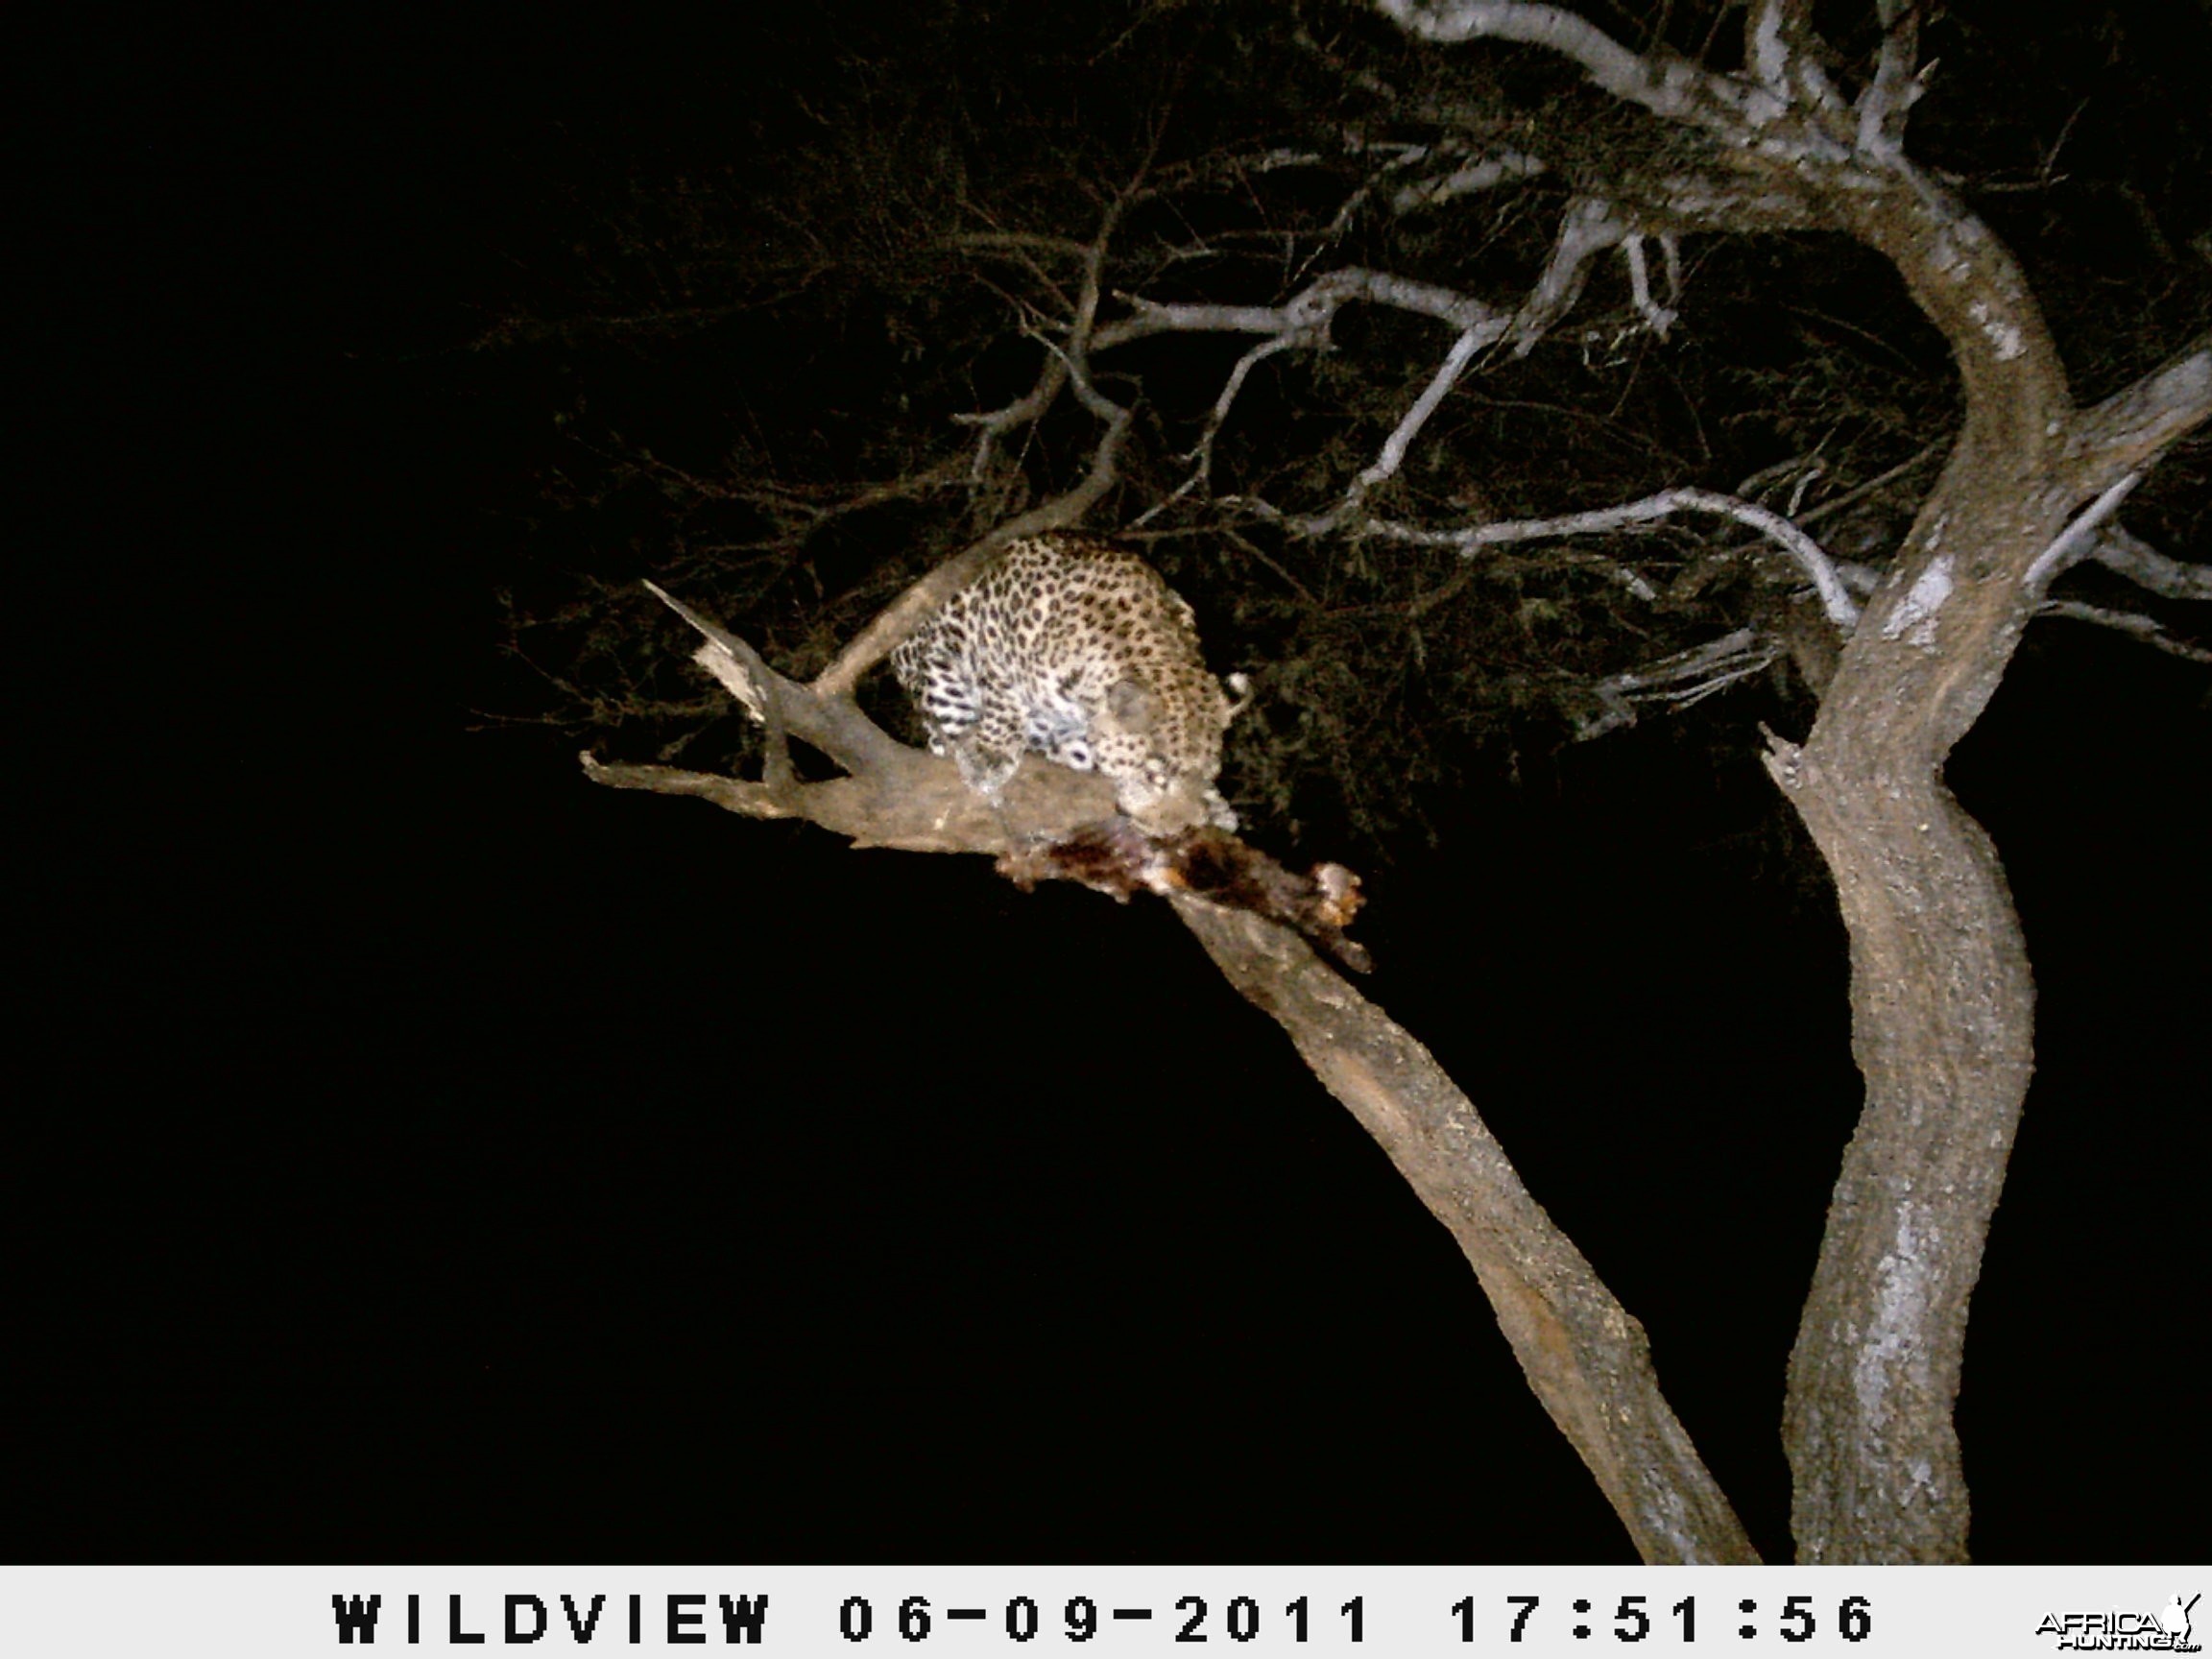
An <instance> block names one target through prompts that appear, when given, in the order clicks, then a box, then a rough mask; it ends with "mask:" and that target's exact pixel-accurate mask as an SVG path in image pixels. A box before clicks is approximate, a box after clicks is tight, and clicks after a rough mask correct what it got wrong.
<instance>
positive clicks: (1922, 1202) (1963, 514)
mask: <svg viewBox="0 0 2212 1659" xmlns="http://www.w3.org/2000/svg"><path fill="white" fill-rule="evenodd" d="M1853 228H1854V229H1855V231H1856V232H1857V233H1858V234H1859V235H1860V237H1861V238H1862V239H1863V240H1864V241H1866V242H1868V243H1870V244H1871V245H1872V246H1874V247H1875V248H1877V249H1878V250H1880V251H1881V252H1883V253H1885V254H1886V255H1887V256H1888V257H1889V259H1890V260H1891V261H1892V262H1893V263H1894V264H1895V265H1896V266H1897V268H1898V270H1899V271H1900V273H1901V274H1902V275H1903V276H1904V277H1905V280H1906V282H1907V284H1908V286H1909V287H1910V288H1911V291H1912V294H1913V297H1914V299H1915V300H1916V301H1918V302H1919V304H1920V306H1921V308H1922V309H1923V310H1924V311H1926V312H1927V313H1928V315H1929V316H1930V317H1931V318H1932V319H1933V320H1934V321H1935V322H1936V325H1937V326H1939V327H1940V328H1942V329H1943V331H1944V333H1945V335H1946V336H1947V337H1948V339H1949V340H1950V343H1951V347H1952V351H1953V354H1954V357H1955V359H1956V361H1957V363H1958V366H1959V369H1960V378H1961V381H1962V383H1963V389H1964V392H1965V397H1966V420H1965V424H1964V428H1963V430H1962V432H1961V434H1960V439H1959V443H1958V445H1957V447H1956V448H1955V450H1954V451H1953V454H1952V457H1951V461H1950V464H1949V465H1948V467H1947V468H1946V469H1945V470H1944V473H1943V476H1942V478H1941V480H1940V481H1939V482H1938V484H1937V486H1936V491H1935V493H1933V494H1932V495H1931V496H1930V497H1929V499H1928V501H1927V503H1926V505H1925V506H1924V507H1923V508H1922V509H1921V512H1920V515H1919V517H1918V518H1917V520H1916V521H1915V523H1914V525H1913V528H1912V532H1911V537H1910V538H1909V540H1908V541H1907V543H1906V547H1905V549H1904V553H1903V556H1902V557H1901V558H1900V559H1899V560H1898V562H1897V565H1896V568H1895V570H1894V571H1893V572H1892V574H1891V576H1890V577H1889V579H1888V581H1887V583H1886V584H1885V586H1884V588H1883V589H1881V590H1880V591H1879V592H1878V593H1877V594H1876V595H1875V597H1874V600H1873V602H1872V603H1871V604H1870V605H1869V607H1868V609H1867V613H1866V614H1865V616H1864V618H1863V620H1862V621H1861V623H1860V624H1859V627H1858V629H1857V630H1856V632H1855V633H1854V635H1853V637H1852V638H1851V640H1850V642H1849V644H1848V645H1847V647H1846V648H1845V650H1844V652H1843V655H1842V658H1841V661H1840V663H1839V669H1838V672H1837V675H1836V678H1835V680H1834V681H1833V682H1832V683H1831V685H1830V686H1829V688H1828V691H1827V693H1826V694H1825V696H1824V697H1823V698H1822V701H1821V705H1820V711H1819V715H1818V718H1817V719H1816V721H1815V725H1814V728H1813V731H1812V733H1811V734H1810V736H1809V737H1808V738H1807V740H1806V742H1805V744H1804V746H1803V748H1802V749H1797V748H1793V747H1791V745H1788V744H1782V743H1777V744H1776V745H1775V747H1774V750H1773V752H1772V753H1771V754H1770V755H1769V757H1768V766H1769V770H1770V771H1772V773H1773V774H1774V776H1775V778H1776V780H1777V781H1779V782H1780V783H1781V784H1782V785H1783V787H1784V789H1785V791H1786V792H1787V793H1788V794H1789V796H1790V798H1791V801H1792V802H1794V803H1795V805H1796V806H1797V809H1798V811H1799V813H1800V814H1801V815H1802V817H1803V818H1804V821H1805V823H1806V826H1807V827H1808V829H1810V830H1811V831H1812V834H1813V837H1814V839H1815V842H1816V843H1817V844H1818V845H1819V848H1820V852H1821V854H1822V855H1823V857H1825V859H1826V860H1827V863H1828V866H1829V869H1830V871H1831V872H1832V874H1833V875H1834V877H1835V879H1836V887H1837V894H1838V899H1839V904H1840V906H1841V910H1842V915H1843V922H1844V926H1845V927H1846V928H1847V929H1848V931H1849V935H1850V941H1851V1012H1852V1047H1853V1051H1854V1054H1855V1056H1856V1058H1857V1060H1858V1064H1859V1068H1860V1070H1861V1071H1862V1072H1863V1075H1864V1077H1865V1080H1866V1098H1865V1104H1864V1108H1863V1112H1862V1115H1861V1118H1860V1120H1859V1126H1858V1130H1857V1132H1856V1134H1855V1135H1854V1136H1853V1138H1852V1140H1851V1143H1850V1145H1849V1147H1848V1149H1847V1150H1846V1151H1845V1153H1844V1157H1843V1166H1842V1170H1841V1173H1840V1175H1839V1179H1838V1181H1837V1184H1836V1189H1835V1194H1834V1198H1833V1200H1832V1202H1831V1206H1830V1210H1829V1216H1828V1228H1827V1232H1826V1234H1825V1236H1824V1238H1823V1239H1822V1243H1821V1250H1820V1258H1819V1263H1818V1266H1817V1267H1816V1269H1815V1274H1814V1281H1813V1287H1812V1293H1811V1295H1810V1297H1809V1298H1808V1300H1807V1302H1806V1305H1805V1310H1804V1314H1803V1317H1802V1321H1801V1323H1800V1325H1799V1328H1798V1335H1797V1341H1796V1345H1795V1347H1794V1349H1793V1351H1792V1352H1791V1361H1790V1380H1789V1399H1788V1405H1787V1407H1786V1413H1785V1427H1784V1439H1785V1442H1786V1446H1787V1450H1788V1452H1789V1455H1790V1460H1791V1469H1792V1472H1793V1474H1794V1477H1795V1481H1794V1488H1795V1489H1794V1496H1793V1500H1792V1517H1791V1519H1792V1526H1793V1528H1794V1530H1795V1533H1796V1539H1797V1549H1798V1558H1799V1559H1800V1560H1802V1561H1807V1562H1827V1561H1842V1560H1853V1561H1923V1562H1926V1561H1960V1560H1964V1559H1965V1558H1966V1540H1967V1524H1968V1506H1967V1493H1966V1485H1965V1480H1964V1477H1963V1472H1962V1470H1961V1467H1960V1453H1959V1440H1958V1434H1957V1432H1956V1431H1955V1429H1954V1427H1953V1423H1952V1408H1953V1405H1954V1402H1955V1401H1956V1399H1957V1396H1958V1392H1959V1383H1960V1361H1961V1357H1962V1354H1963V1350H1964V1346H1965V1334H1966V1312H1967V1301H1968V1298H1969V1296H1970V1294H1971V1293H1972V1290H1973V1287H1974V1283H1975V1281H1976V1279H1977V1278H1978V1277H1979V1276H1980V1273H1981V1264H1982V1254H1983V1245H1984V1240H1985V1238H1987V1235H1988V1230H1989V1222H1990V1217H1991V1214H1992V1213H1993V1212H1994V1211H1995V1209H1996V1204H1997V1197H1998V1193H1999V1191H2000V1190H2002V1188H2003V1185H2004V1179H2005V1168H2006V1164H2007V1160H2008V1157H2009V1155H2010V1152H2011V1147H2012V1141H2013V1136H2014V1134H2015V1132H2016V1131H2017V1129H2018V1126H2019V1121H2020V1111H2021V1106H2022V1103H2023V1101H2024V1100H2025V1098H2026V1095H2027V1092H2028V1081H2029V1076H2030V1073H2031V1072H2032V1069H2033V1010H2034V984H2033V980H2032V975H2031V973H2030V968H2029V962H2028V950H2027V944H2026V940H2025V938H2024V936H2023V935H2022V932H2021V928H2020V922H2019V917H2018V915H2017V914H2016V912H2015V911H2014V909H2013V905H2012V899H2011V894H2010V892H2009V890H2008V887H2007V884H2006V880H2005V871H2004V866H2003V864H2002V862H2001V861H2000V859H1999V857H1998V854H1997V850H1996V848H1995V847H1994V846H1993V845H1992V843H1991V842H1990V839H1989V837H1988V836H1987V835H1986V834H1985V833H1984V831H1983V829H1982V828H1981V826H1980V825H1978V824H1976V823H1975V822H1974V821H1973V819H1972V818H1970V817H1969V816H1968V815H1967V814H1966V813H1965V811H1964V810H1963V809H1962V808H1961V807H1960V805H1959V803H1958V802H1957V801H1956V800H1954V799H1953V798H1952V796H1951V793H1950V791H1949V790H1948V789H1946V788H1945V787H1944V785H1943V764H1944V760H1945V758H1946V757H1948V756H1949V754H1950V752H1951V750H1952V747H1953V746H1954V745H1955V744H1956V743H1957V742H1958V741H1959V739H1960V737H1962V736H1963V735H1964V734H1965V733H1966V732H1967V731H1968V729H1969V728H1971V727H1972V725H1973V724H1974V721H1975V720H1976V718H1978V717H1979V715H1980V714H1981V712H1982V710H1983V709H1984V707H1985V706H1986V705H1987V703H1988V701H1989V698H1990V696H1991V695H1992V694H1993V693H1994V692H1995V690H1996V688H1997V684H1998V682H1999V680H2000V679H2001V678H2002V677H2003V675H2004V672H2005V669H2006V665H2007V664H2008V662H2009V661H2010V660H2011V656H2012V653H2013V651H2014V650H2015V648H2016V647H2017V646H2018V644H2019V640H2020V636H2021V633H2022V631H2023V630H2024V629H2025V628H2026V626H2027V623H2028V620H2029V618H2030V617H2031V616H2032V614H2033V613H2034V609H2035V605H2036V603H2037V600H2038V598H2039V597H2040V591H2039V589H2040V584H2041V580H2042V577H2043V572H2044V571H2045V569H2047V568H2048V566H2049V565H2050V563H2051V561H2049V560H2048V559H2046V558H2045V555H2046V554H2047V553H2049V551H2050V550H2051V549H2052V547H2053V544H2054V542H2055V541H2056V540H2057V539H2058V538H2059V537H2060V536H2061V534H2062V533H2064V531H2065V530H2066V526H2067V518H2068V516H2069V515H2070V514H2072V513H2073V512H2074V511H2075V509H2076V508H2077V507H2078V506H2080V503H2081V502H2082V501H2083V500H2084V499H2085V498H2087V497H2088V496H2091V495H2094V494H2097V493H2099V492H2101V491H2104V490H2105V489H2106V488H2107V487H2109V486H2111V485H2113V484H2114V482H2115V480H2117V479H2120V478H2122V477H2124V476H2125V475H2126V473H2127V471H2128V469H2129V468H2132V467H2137V466H2140V465H2142V464H2143V462H2144V459H2145V458H2146V456H2147V454H2149V453H2152V452H2154V449H2155V446H2156V440H2155V439H2154V438H2153V435H2152V428H2156V427H2160V426H2162V425H2163V424H2164V421H2165V419H2166V416H2162V415H2160V414H2158V413H2155V412H2153V411H2152V409H2151V408H2150V407H2149V405H2152V404H2155V403H2157V402H2158V399H2157V398H2155V397H2145V396H2144V394H2145V393H2146V391H2147V390H2150V389H2154V388H2156V387H2157V386H2158V385H2159V384H2160V383H2161V381H2163V382H2164V383H2165V384H2166V385H2167V387H2168V389H2169V390H2174V389H2176V380H2177V381H2178V389H2180V390H2184V391H2186V390H2187V389H2188V388H2189V387H2190V386H2191V385H2192V384H2193V382H2194V381H2201V379H2202V378H2203V375H2204V370H2205V364H2204V362H2203V361H2201V360H2199V361H2198V362H2196V364H2195V367H2194V369H2193V370H2192V369H2191V368H2190V367H2189V365H2188V363H2187V362H2186V361H2184V363H2183V364H2182V365H2181V372H2180V373H2179V374H2178V376H2176V374H2175V373H2173V372H2172V371H2169V372H2166V373H2165V374H2164V375H2162V376H2152V377H2151V378H2150V379H2149V380H2147V381H2145V382H2143V383H2141V384H2140V386H2139V387H2138V388H2137V389H2135V390H2133V391H2131V392H2130V393H2128V394H2123V396H2122V397H2120V398H2116V399H2114V400H2113V403H2112V404H2111V405H2107V406H2105V407H2104V408H2101V409H2093V410H2088V411H2077V410H2075V408H2074V407H2073V405H2072V401H2071V399H2070V397H2069V396H2068V393H2067V389H2066V382H2065V376H2064V373H2063V372H2062V370H2061V369H2060V367H2059V363H2058V359H2057V355H2056V351H2055V350H2054V349H2053V348H2052V345H2051V341H2050V338H2049V335H2048V333H2047V331H2046V329H2045V327H2044V325H2043V321H2042V318H2041V315H2040V313H2039V312H2038V310H2037V308H2036V305H2035V302H2034V300H2033V298H2032V295H2031V294H2030V293H2029V291H2028V287H2027V284H2026V282H2025V280H2024V279H2023V278H2022V276H2021V274H2020V272H2019V269H2018V267H2017V266H2016V265H2015V264H2014V263H2013V260H2012V258H2011V256H2010V254H2009V253H2008V252H2007V251H2006V249H2005V248H2004V246H2003V245H2002V244H2001V243H2000V242H1999V241H1998V240H1997V238H1996V237H1995V236H1994V235H1993V234H1991V233H1990V232H1989V231H1988V230H1987V229H1986V228H1985V227H1984V226H1983V225H1982V224H1981V223H1980V222H1979V221H1978V220H1976V219H1975V218H1974V217H1973V215H1972V214H1971V213H1969V212H1967V211H1966V210H1965V209H1964V208H1963V207H1962V206H1960V205H1959V204H1956V203H1953V202H1951V201H1949V200H1947V199H1944V198H1942V197H1941V196H1940V195H1939V194H1938V193H1937V192H1936V191H1934V190H1933V189H1929V188H1923V189H1921V190H1918V191H1908V190H1906V189H1903V188H1898V189H1894V190H1892V191H1890V192H1889V193H1888V194H1887V198H1886V199H1882V200H1877V201H1875V202H1872V203H1870V204H1867V206H1866V207H1864V208H1863V209H1862V210H1861V212H1860V213H1859V215H1858V217H1857V220H1856V223H1854V225H1853ZM2202 355H2203V354H2202V353H2201V351H2200V352H2199V354H2198V356H2199V358H2200V359H2201V358H2202ZM2201 396H2202V388H2201V386H2200V385H2198V386H2196V397H2195V400H2196V401H2197V402H2198V403H2199V410H2198V417H2197V418H2201ZM2187 400H2188V399H2184V401H2187ZM2173 413H2175V411H2167V412H2166V414H2167V415H2169V416H2170V415H2172V414H2173ZM2145 417H2148V419H2145ZM2116 498H2117V497H2116V495H2115V496H2113V497H2109V498H2107V501H2106V502H2105V505H2106V506H2107V507H2108V506H2109V504H2110V501H2111V500H2112V499H2116ZM2039 562H2040V563H2039Z"/></svg>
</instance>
